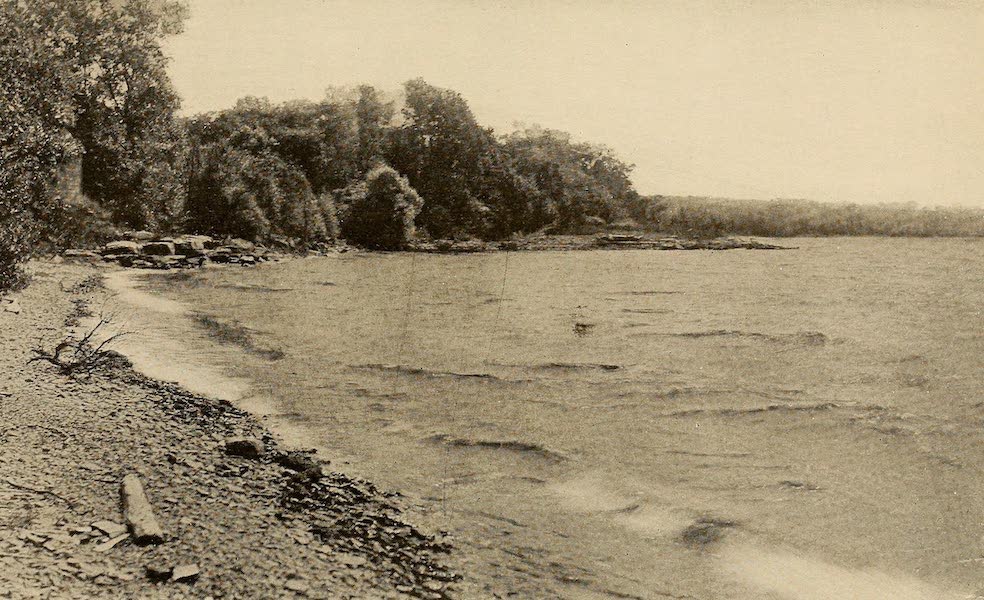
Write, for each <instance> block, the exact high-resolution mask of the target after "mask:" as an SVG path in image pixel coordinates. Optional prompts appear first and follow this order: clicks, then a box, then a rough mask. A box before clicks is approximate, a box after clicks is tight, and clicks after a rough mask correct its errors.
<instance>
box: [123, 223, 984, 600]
mask: <svg viewBox="0 0 984 600" xmlns="http://www.w3.org/2000/svg"><path fill="white" fill-rule="evenodd" d="M784 243H786V244H789V245H795V246H799V249H797V250H788V251H772V252H762V251H744V250H737V251H725V252H709V251H690V252H685V251H669V252H656V251H588V252H529V253H522V252H518V253H494V254H479V255H458V256H446V255H416V254H401V253H396V254H373V253H350V254H341V255H337V256H330V257H321V258H310V259H301V260H293V261H287V262H283V263H279V264H267V265H263V266H260V267H257V268H253V269H238V268H217V269H207V270H204V271H201V272H196V273H193V274H191V275H184V276H180V277H177V278H175V277H169V278H165V277H161V276H158V275H153V276H142V277H144V278H142V279H141V278H137V279H135V278H134V277H133V276H132V275H131V274H125V275H119V276H114V277H113V278H111V285H112V286H114V287H116V288H117V290H118V291H119V292H120V295H119V298H118V300H117V302H118V303H119V310H120V311H121V312H122V313H123V314H124V315H125V317H124V320H125V321H126V322H127V327H128V328H129V329H131V330H133V331H135V332H137V333H136V335H134V336H131V339H130V340H129V341H128V342H127V348H124V351H126V352H127V353H129V354H131V355H133V356H136V357H138V358H139V359H140V360H138V361H137V362H138V365H137V366H138V367H140V366H141V365H143V367H144V368H145V370H148V371H149V372H151V373H152V374H155V375H157V376H161V377H165V378H169V379H177V380H179V381H182V383H185V384H186V385H188V386H189V387H192V388H193V389H197V390H198V391H203V392H207V393H213V394H216V395H223V394H225V395H226V396H230V397H232V398H233V399H234V400H237V401H240V402H243V403H245V404H246V405H247V406H250V407H251V408H254V409H255V410H259V411H261V412H264V413H266V414H269V415H270V419H271V422H272V423H273V424H274V426H275V427H277V429H278V430H280V431H281V432H282V433H284V435H286V436H287V437H288V439H289V440H290V441H292V442H294V443H300V444H303V445H306V446H315V447H318V448H319V449H321V451H322V452H323V454H324V455H325V456H326V457H328V458H331V459H332V460H333V463H334V464H335V465H336V466H337V467H338V468H340V469H342V470H346V471H349V472H353V473H356V474H359V475H363V476H365V477H367V478H369V479H372V480H374V481H376V482H378V483H380V484H381V485H383V486H386V487H391V488H395V489H398V490H401V491H402V492H404V493H405V494H407V495H408V496H409V497H411V498H413V499H414V501H415V502H417V503H418V504H419V505H420V509H421V511H422V513H423V514H424V515H426V516H425V517H424V518H426V519H428V520H430V521H431V524H432V525H434V526H436V527H442V528H445V529H447V530H449V531H451V532H452V533H453V534H454V536H455V537H456V538H457V539H458V545H459V546H460V548H461V555H462V559H461V560H462V561H463V568H464V569H465V570H466V573H467V575H468V576H467V580H466V582H465V584H464V585H463V587H462V595H463V596H466V597H492V594H493V592H495V593H497V594H499V595H500V597H505V596H507V595H509V594H510V593H511V594H513V595H514V596H516V597H536V598H549V597H562V598H700V599H708V600H711V599H735V600H737V599H760V598H761V599H792V600H804V599H809V600H812V599H820V598H824V599H827V598H838V599H840V598H857V599H863V600H874V599H876V598H877V599H881V598H893V599H903V600H906V599H913V600H915V599H919V600H924V599H934V600H937V599H942V598H968V597H970V598H973V597H977V595H984V443H982V442H984V397H982V390H984V370H982V362H984V361H982V357H984V313H982V310H984V309H982V300H984V277H982V275H984V241H967V240H905V239H840V238H837V239H804V240H785V241H784ZM138 284H139V285H138ZM203 315H204V316H207V317H209V318H211V319H212V320H213V321H212V323H213V325H214V322H219V323H224V324H226V325H228V326H230V327H240V326H241V327H245V328H248V330H249V331H250V332H251V333H250V336H251V339H250V342H249V344H245V345H246V346H249V347H247V348H244V344H243V342H242V340H239V344H238V345H236V344H233V343H228V340H227V343H223V342H222V341H221V340H220V339H216V338H214V336H209V335H208V330H207V328H205V327H203V326H201V322H202V320H201V317H202V316H203ZM213 329H214V327H213ZM213 333H214V331H213ZM278 351H279V352H278ZM280 352H282V356H281V355H280ZM154 369H156V371H155V370H154Z"/></svg>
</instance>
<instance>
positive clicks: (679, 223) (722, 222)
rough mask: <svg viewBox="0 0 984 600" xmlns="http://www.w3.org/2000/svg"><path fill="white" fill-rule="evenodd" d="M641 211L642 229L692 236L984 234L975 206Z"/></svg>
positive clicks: (720, 206)
mask: <svg viewBox="0 0 984 600" xmlns="http://www.w3.org/2000/svg"><path fill="white" fill-rule="evenodd" d="M639 209H640V210H638V211H637V212H636V215H635V216H636V218H637V219H638V223H640V224H642V225H643V226H644V227H645V228H647V229H652V230H657V231H662V232H667V233H675V234H679V235H685V236H691V237H718V236H722V235H755V236H763V237H794V236H835V235H878V236H912V237H929V236H948V237H975V236H984V210H981V209H976V208H957V207H936V208H923V207H918V206H916V205H915V204H847V203H844V204H838V203H829V202H815V201H810V200H785V199H780V200H732V199H720V198H703V197H693V196H690V197H679V196H676V197H674V196H651V197H646V198H644V199H643V200H642V201H641V203H640V205H639Z"/></svg>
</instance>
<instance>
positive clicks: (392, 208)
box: [341, 165, 424, 250]
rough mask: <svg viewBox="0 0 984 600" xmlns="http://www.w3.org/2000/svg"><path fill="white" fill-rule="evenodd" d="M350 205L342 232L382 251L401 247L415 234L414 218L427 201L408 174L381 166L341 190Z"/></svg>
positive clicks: (358, 242)
mask: <svg viewBox="0 0 984 600" xmlns="http://www.w3.org/2000/svg"><path fill="white" fill-rule="evenodd" d="M341 197H342V201H343V203H344V205H345V207H346V210H345V213H344V217H343V220H342V231H343V233H344V235H345V237H346V239H348V240H349V241H351V242H353V243H355V244H359V245H362V246H365V247H367V248H375V249H379V250H398V249H400V248H403V247H405V246H406V245H407V244H408V243H409V242H410V241H411V240H412V239H413V237H414V219H415V218H416V217H417V214H418V213H419V212H420V209H421V207H422V206H423V204H424V201H423V200H422V199H421V198H420V196H419V195H418V194H417V192H416V191H415V190H414V189H413V188H412V187H411V186H410V183H409V182H408V181H407V178H406V177H403V176H401V175H400V174H399V173H397V172H396V171H395V170H394V169H392V168H391V167H387V166H385V165H381V166H378V167H376V168H375V169H373V170H372V171H370V172H369V173H368V174H367V175H366V179H365V181H361V182H359V183H356V184H354V185H352V186H350V187H349V188H347V189H346V190H344V191H343V192H342V193H341Z"/></svg>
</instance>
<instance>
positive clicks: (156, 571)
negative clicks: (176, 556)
mask: <svg viewBox="0 0 984 600" xmlns="http://www.w3.org/2000/svg"><path fill="white" fill-rule="evenodd" d="M146 571H147V579H149V580H151V581H154V582H160V581H167V580H168V579H170V578H171V573H173V572H174V568H173V567H171V566H170V565H160V564H155V565H147V567H146Z"/></svg>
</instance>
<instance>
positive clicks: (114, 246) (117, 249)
mask: <svg viewBox="0 0 984 600" xmlns="http://www.w3.org/2000/svg"><path fill="white" fill-rule="evenodd" d="M139 253H140V244H138V243H136V242H131V241H128V240H119V241H116V242H110V243H108V244H106V245H105V246H103V249H102V250H100V254H102V255H103V256H106V255H109V254H139Z"/></svg>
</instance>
